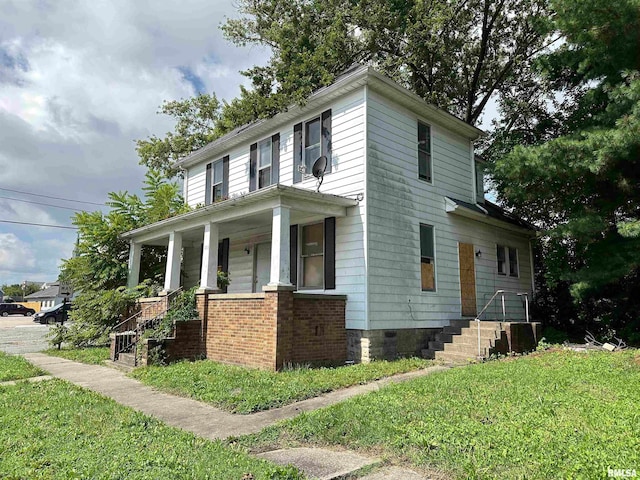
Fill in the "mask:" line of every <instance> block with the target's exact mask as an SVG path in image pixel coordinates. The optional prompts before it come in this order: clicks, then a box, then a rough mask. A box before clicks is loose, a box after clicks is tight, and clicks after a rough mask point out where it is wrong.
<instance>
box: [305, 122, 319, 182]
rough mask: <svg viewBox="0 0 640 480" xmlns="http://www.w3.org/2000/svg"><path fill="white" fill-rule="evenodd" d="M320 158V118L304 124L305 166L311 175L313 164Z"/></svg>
mask: <svg viewBox="0 0 640 480" xmlns="http://www.w3.org/2000/svg"><path fill="white" fill-rule="evenodd" d="M319 157H320V117H316V118H314V119H313V120H309V121H308V122H306V123H305V124H304V166H305V172H306V173H311V170H312V169H313V164H314V163H315V161H316V160H317V159H318V158H319Z"/></svg>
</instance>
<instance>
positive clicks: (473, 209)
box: [444, 197, 537, 238]
mask: <svg viewBox="0 0 640 480" xmlns="http://www.w3.org/2000/svg"><path fill="white" fill-rule="evenodd" d="M444 208H445V211H446V212H447V213H451V214H453V215H458V216H460V217H464V218H468V219H471V220H475V221H477V222H482V223H485V224H487V225H492V226H494V227H499V228H502V229H504V230H510V231H512V232H516V233H519V234H521V235H526V236H528V237H531V238H533V237H535V236H536V235H537V230H536V229H535V227H533V226H531V227H525V226H520V225H516V224H514V223H512V222H510V221H509V220H508V219H506V218H505V219H504V220H503V219H499V218H495V217H492V216H490V215H489V212H488V211H487V210H486V209H485V208H483V207H482V206H481V205H477V204H476V205H469V206H467V205H464V204H462V203H461V202H460V201H456V200H454V199H452V198H449V197H444Z"/></svg>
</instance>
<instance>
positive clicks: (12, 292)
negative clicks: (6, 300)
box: [0, 282, 40, 300]
mask: <svg viewBox="0 0 640 480" xmlns="http://www.w3.org/2000/svg"><path fill="white" fill-rule="evenodd" d="M0 290H2V291H3V292H4V296H5V297H11V298H13V299H14V300H15V299H16V298H20V299H22V295H23V294H24V296H27V295H31V294H32V293H35V292H38V291H40V286H39V285H37V284H35V283H31V282H27V284H26V286H25V289H24V291H23V290H22V285H21V284H19V283H15V284H13V285H7V284H5V285H2V288H0Z"/></svg>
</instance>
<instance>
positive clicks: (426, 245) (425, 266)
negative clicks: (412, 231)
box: [420, 223, 436, 292]
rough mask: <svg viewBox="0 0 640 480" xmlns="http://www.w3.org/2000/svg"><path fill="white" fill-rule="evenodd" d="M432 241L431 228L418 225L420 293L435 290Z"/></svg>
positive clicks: (434, 263)
mask: <svg viewBox="0 0 640 480" xmlns="http://www.w3.org/2000/svg"><path fill="white" fill-rule="evenodd" d="M435 260H436V259H435V248H434V240H433V227H432V226H431V225H424V224H422V223H421V224H420V277H421V280H422V282H421V283H422V291H424V292H433V291H435V289H436V268H435V267H436V262H435Z"/></svg>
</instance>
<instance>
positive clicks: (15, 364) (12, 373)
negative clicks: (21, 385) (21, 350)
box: [0, 352, 45, 382]
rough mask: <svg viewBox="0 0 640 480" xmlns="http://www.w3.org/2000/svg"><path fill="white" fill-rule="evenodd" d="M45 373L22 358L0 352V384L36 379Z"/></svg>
mask: <svg viewBox="0 0 640 480" xmlns="http://www.w3.org/2000/svg"><path fill="white" fill-rule="evenodd" d="M44 374H45V373H44V372H43V371H42V370H40V369H39V368H37V367H34V366H33V365H31V364H30V363H29V362H27V361H26V360H25V359H24V358H22V357H19V356H17V355H8V354H6V353H4V352H0V382H6V381H9V380H22V379H24V378H31V377H37V376H38V375H44Z"/></svg>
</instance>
